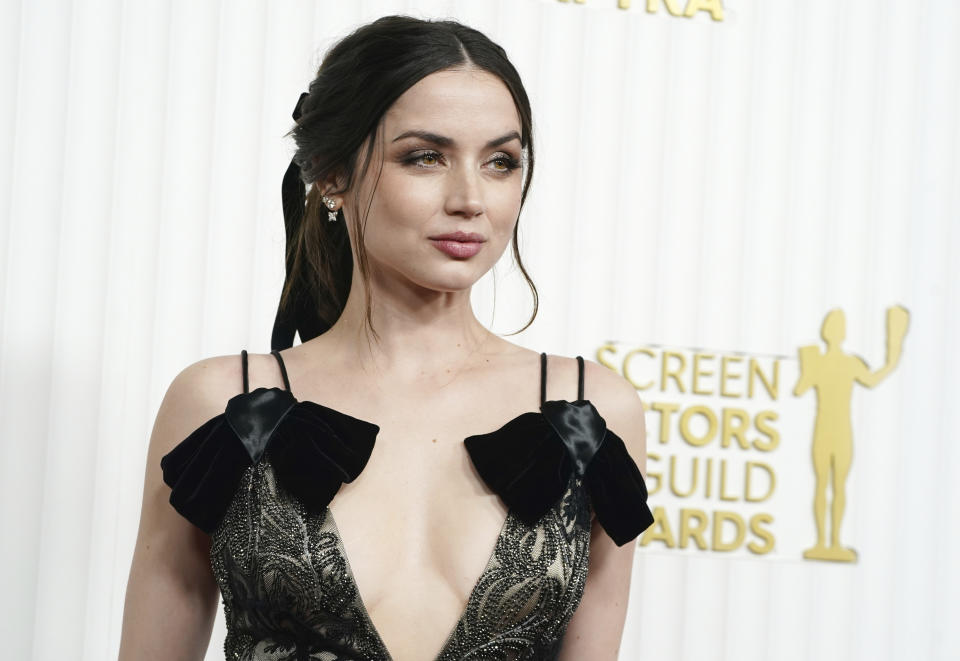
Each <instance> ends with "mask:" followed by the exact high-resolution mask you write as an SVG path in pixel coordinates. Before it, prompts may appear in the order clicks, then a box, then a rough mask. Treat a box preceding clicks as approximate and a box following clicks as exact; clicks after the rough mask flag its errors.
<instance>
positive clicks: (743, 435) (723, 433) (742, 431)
mask: <svg viewBox="0 0 960 661" xmlns="http://www.w3.org/2000/svg"><path fill="white" fill-rule="evenodd" d="M734 420H736V424H734ZM749 426H750V414H749V413H747V412H746V411H744V410H743V409H727V408H725V409H723V423H722V424H721V427H720V446H721V447H725V448H728V447H730V439H731V438H736V439H737V443H739V444H740V447H741V448H743V449H744V450H749V449H750V441H748V440H747V427H749Z"/></svg>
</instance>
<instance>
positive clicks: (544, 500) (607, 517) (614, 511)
mask: <svg viewBox="0 0 960 661" xmlns="http://www.w3.org/2000/svg"><path fill="white" fill-rule="evenodd" d="M464 443H466V446H467V451H468V452H469V453H470V458H471V459H472V461H473V465H474V466H475V467H476V469H477V472H478V473H479V474H480V476H481V477H482V478H483V480H484V482H486V483H487V485H488V486H489V487H490V488H491V489H492V490H493V491H495V492H496V493H497V494H498V495H499V496H500V498H501V499H503V502H504V503H505V504H506V505H507V507H508V508H509V509H510V510H512V511H513V512H514V514H515V515H516V516H517V517H518V518H520V520H522V521H523V522H524V523H526V524H527V525H533V524H534V523H535V522H536V521H537V520H538V519H539V518H540V517H542V516H543V515H544V514H545V513H546V512H547V510H549V509H550V508H551V507H552V506H553V505H554V504H555V503H556V502H557V500H559V499H560V497H561V496H562V495H563V492H564V491H565V490H566V487H567V482H568V481H569V479H570V476H571V475H576V476H577V477H580V478H583V480H584V484H585V485H586V487H587V490H588V492H589V494H590V499H591V502H592V503H593V509H594V512H596V515H597V519H598V520H599V521H600V525H602V526H603V529H604V530H606V531H607V534H608V535H610V537H611V538H612V539H613V541H614V542H616V544H617V545H618V546H623V545H624V544H626V543H627V542H629V541H630V540H632V539H634V538H636V536H637V535H639V534H640V533H642V532H643V531H644V530H646V529H647V528H648V527H649V526H650V524H652V523H653V515H652V514H651V512H650V509H649V508H648V507H647V487H646V484H644V481H643V475H642V474H641V473H640V469H639V468H637V464H636V463H635V462H634V461H633V459H632V458H631V457H630V455H629V453H628V452H627V448H626V446H625V445H624V443H623V439H621V438H620V437H619V436H617V435H616V434H615V433H613V432H612V431H610V430H609V429H607V423H606V421H605V420H604V419H603V418H602V417H601V416H600V413H599V412H597V409H596V408H595V407H594V406H593V404H592V403H591V402H590V401H589V400H584V399H580V400H577V401H575V402H568V401H565V400H548V401H546V402H544V403H543V405H542V407H541V411H540V413H536V412H532V411H531V412H529V413H524V414H522V415H520V416H518V417H516V418H514V419H513V420H511V421H510V422H508V423H507V424H506V425H504V426H503V427H501V428H500V429H498V430H496V431H494V432H490V433H487V434H477V435H475V436H470V437H468V438H466V439H465V440H464Z"/></svg>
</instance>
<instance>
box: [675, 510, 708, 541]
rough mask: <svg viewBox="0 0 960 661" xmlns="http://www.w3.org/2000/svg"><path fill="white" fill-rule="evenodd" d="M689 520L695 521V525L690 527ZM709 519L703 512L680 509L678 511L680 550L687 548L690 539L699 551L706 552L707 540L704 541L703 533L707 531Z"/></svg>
mask: <svg viewBox="0 0 960 661" xmlns="http://www.w3.org/2000/svg"><path fill="white" fill-rule="evenodd" d="M691 519H695V520H696V521H697V525H695V526H692V525H690V521H691ZM708 523H709V518H708V517H707V513H706V512H704V511H703V510H695V509H682V510H680V548H682V549H685V548H687V544H688V543H689V542H690V538H691V537H692V538H693V541H694V542H696V544H697V546H699V547H700V550H701V551H706V550H707V540H706V539H704V533H705V532H706V531H707V525H708Z"/></svg>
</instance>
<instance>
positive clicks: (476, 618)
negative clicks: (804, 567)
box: [161, 350, 653, 661]
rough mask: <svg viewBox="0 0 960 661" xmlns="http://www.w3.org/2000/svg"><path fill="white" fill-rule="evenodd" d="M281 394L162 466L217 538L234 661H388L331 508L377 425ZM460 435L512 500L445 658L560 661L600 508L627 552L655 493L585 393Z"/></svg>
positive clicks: (233, 413)
mask: <svg viewBox="0 0 960 661" xmlns="http://www.w3.org/2000/svg"><path fill="white" fill-rule="evenodd" d="M272 353H273V355H274V356H275V357H276V359H277V361H278V363H279V367H280V371H281V374H282V375H283V382H284V386H285V389H283V390H281V389H280V388H257V389H255V390H253V391H252V392H248V390H249V388H248V378H247V352H246V350H244V351H242V352H241V356H242V361H243V392H242V393H239V394H237V395H235V396H234V397H232V398H231V399H230V400H229V401H228V402H227V405H226V409H225V410H224V412H223V413H221V414H219V415H217V416H215V417H213V418H211V419H210V420H208V421H207V422H205V423H204V424H203V425H201V426H200V427H199V428H197V429H196V430H195V431H193V432H192V433H191V434H190V435H189V436H188V437H187V438H186V439H184V440H183V441H182V442H181V443H180V444H179V445H177V446H176V447H175V448H174V449H173V450H171V451H170V452H169V453H168V454H167V455H166V456H164V457H163V459H162V460H161V467H162V470H163V479H164V481H165V482H166V483H167V484H168V485H169V486H170V487H171V489H172V490H171V493H170V502H171V504H172V505H173V507H175V508H176V510H177V511H178V512H180V514H182V515H183V516H184V517H186V518H187V519H188V520H189V521H190V522H192V523H193V524H194V525H196V526H198V527H199V528H201V529H202V530H203V531H205V532H206V533H207V534H209V535H210V536H211V549H210V559H211V563H212V568H213V573H214V575H215V577H216V580H217V582H218V584H219V586H220V592H221V595H222V597H223V608H224V614H225V616H226V624H227V637H226V641H225V645H224V648H225V652H226V658H227V659H244V660H248V659H249V660H261V659H262V660H270V661H281V660H283V661H287V660H289V661H300V660H306V659H310V660H313V661H354V660H356V661H360V660H363V661H367V660H370V661H373V660H378V661H379V660H389V659H390V658H391V656H390V653H389V651H388V650H387V648H386V647H385V646H384V643H383V640H382V639H381V638H380V635H379V634H378V633H377V631H376V629H375V628H374V626H373V623H372V622H371V620H370V617H369V616H368V614H367V610H366V608H365V607H364V604H363V602H362V601H361V599H360V595H359V592H358V590H357V586H356V583H355V581H354V577H353V574H352V573H351V570H350V563H349V561H348V559H347V556H346V552H345V550H344V546H343V543H342V542H341V540H340V537H339V535H338V533H337V525H336V522H335V521H334V520H333V516H332V515H331V512H330V510H329V508H328V507H327V505H328V504H329V503H330V501H331V500H332V499H333V497H334V496H335V495H336V493H337V490H338V489H339V488H340V485H341V484H342V483H344V482H350V481H352V480H353V479H355V478H356V477H357V476H358V475H359V474H360V472H361V471H362V470H363V468H364V466H365V465H366V462H367V459H368V458H369V456H370V453H371V451H372V450H373V445H374V441H375V439H376V436H377V432H378V431H379V427H378V426H377V425H375V424H373V423H370V422H367V421H365V420H361V419H359V418H354V417H352V416H349V415H347V414H345V413H341V412H340V411H337V410H335V409H332V408H328V407H326V406H323V405H322V404H319V403H316V402H311V401H306V400H303V401H300V400H297V399H296V398H295V397H294V396H293V393H292V392H291V391H290V383H289V381H288V379H287V373H286V368H285V366H284V364H283V359H282V358H281V357H280V353H279V352H278V351H273V352H272ZM540 360H541V362H540V366H541V370H540V393H541V397H540V410H539V411H530V412H527V413H522V414H520V415H518V416H517V417H515V418H513V419H512V420H509V421H507V422H506V423H504V424H503V425H502V426H501V427H500V428H499V429H497V430H495V431H493V432H490V433H486V434H478V435H474V436H470V437H468V438H466V439H464V447H465V450H466V451H467V452H468V453H469V455H470V458H471V460H472V461H473V464H474V466H475V467H476V469H477V472H478V473H479V474H480V476H481V477H482V478H483V480H484V481H485V482H486V484H487V485H488V486H489V487H490V489H491V490H493V491H494V492H496V493H497V494H498V495H499V496H500V498H502V499H503V502H504V503H505V505H506V506H507V511H508V514H507V517H506V520H505V521H504V523H503V527H502V528H501V530H500V534H499V536H498V537H497V540H496V543H495V546H494V548H493V551H492V553H491V554H490V559H489V561H488V562H487V565H486V568H485V569H484V570H483V572H482V574H481V575H480V577H479V578H478V579H477V582H476V584H475V585H474V587H473V590H472V591H471V594H470V597H469V599H468V601H467V605H466V607H465V608H464V610H463V613H462V614H461V616H460V618H459V620H458V621H457V624H456V626H455V627H454V628H453V630H452V631H450V633H449V635H448V636H447V639H446V641H445V643H444V645H443V647H442V648H441V650H440V652H439V654H438V656H437V657H436V658H437V661H454V660H457V661H461V660H466V659H470V660H476V661H514V660H521V659H524V660H531V661H534V660H535V661H541V660H545V659H553V658H555V657H556V655H557V654H558V652H559V650H560V646H561V644H562V642H563V636H564V633H565V631H566V628H567V625H568V623H569V621H570V618H571V617H572V616H573V613H574V611H575V610H576V609H577V606H578V605H579V603H580V599H581V597H582V596H583V589H584V584H585V582H586V578H587V561H588V557H589V553H590V528H591V507H592V508H593V511H594V512H595V514H596V516H597V519H598V521H599V522H600V524H601V525H602V526H603V528H604V529H605V530H606V532H607V533H608V534H609V535H610V537H611V538H613V540H614V541H615V542H616V543H617V544H618V545H621V546H622V545H623V544H626V543H627V542H630V541H632V540H634V539H635V538H636V537H637V535H639V534H640V533H641V532H643V530H645V529H646V528H647V527H648V526H649V525H650V524H651V523H652V522H653V516H652V515H651V513H650V510H649V508H648V507H647V502H646V501H647V490H646V487H645V485H644V482H643V476H642V475H641V474H640V471H639V469H638V468H637V466H636V464H635V463H634V462H633V460H632V459H631V457H630V455H629V454H628V453H627V451H626V448H625V446H624V443H623V440H622V439H621V438H620V437H619V436H617V435H616V434H615V433H613V432H612V431H611V430H610V429H607V427H606V423H605V422H604V419H603V418H602V417H601V416H600V414H599V412H598V411H597V410H596V408H594V406H593V404H592V403H591V402H590V401H589V400H585V399H583V358H581V357H580V356H577V361H578V366H579V384H578V385H579V387H578V398H577V400H575V401H573V402H569V401H566V400H549V401H546V400H545V394H546V354H543V353H542V354H540Z"/></svg>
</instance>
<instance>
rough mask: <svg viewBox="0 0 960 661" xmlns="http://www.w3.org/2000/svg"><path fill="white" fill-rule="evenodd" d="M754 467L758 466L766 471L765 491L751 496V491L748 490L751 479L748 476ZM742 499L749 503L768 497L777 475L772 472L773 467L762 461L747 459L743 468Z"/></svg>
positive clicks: (773, 487) (770, 494)
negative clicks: (760, 494)
mask: <svg viewBox="0 0 960 661" xmlns="http://www.w3.org/2000/svg"><path fill="white" fill-rule="evenodd" d="M754 468H759V469H761V470H764V471H766V472H767V493H765V494H764V495H762V496H753V495H752V493H753V492H752V491H751V490H750V485H751V479H750V476H751V474H752V472H753V469H754ZM743 473H744V477H743V499H744V500H746V501H747V502H750V503H762V502H763V501H765V500H767V499H768V498H770V496H772V495H773V490H774V489H775V488H776V486H777V477H776V475H774V473H773V469H772V468H770V466H768V465H767V464H765V463H763V462H762V461H748V462H747V464H746V466H744V469H743Z"/></svg>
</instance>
